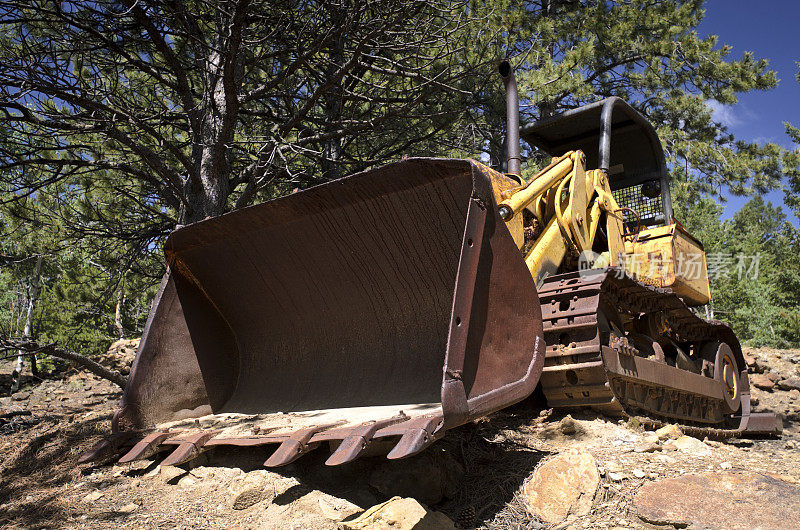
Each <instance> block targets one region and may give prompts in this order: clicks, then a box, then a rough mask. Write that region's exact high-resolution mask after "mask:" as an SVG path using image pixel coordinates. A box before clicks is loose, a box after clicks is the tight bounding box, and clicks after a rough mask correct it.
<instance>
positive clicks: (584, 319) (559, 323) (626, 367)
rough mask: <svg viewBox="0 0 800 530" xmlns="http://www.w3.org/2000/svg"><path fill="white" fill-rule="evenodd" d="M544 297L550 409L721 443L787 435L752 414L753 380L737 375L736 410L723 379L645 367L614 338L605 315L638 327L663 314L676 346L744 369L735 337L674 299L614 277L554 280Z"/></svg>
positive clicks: (772, 420) (655, 359)
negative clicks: (586, 412)
mask: <svg viewBox="0 0 800 530" xmlns="http://www.w3.org/2000/svg"><path fill="white" fill-rule="evenodd" d="M539 296H540V299H541V301H542V317H543V326H544V333H545V341H546V342H547V354H546V360H545V368H544V371H543V375H542V386H543V389H544V392H545V396H546V397H547V399H548V403H549V404H550V405H551V406H555V407H576V406H578V407H580V406H590V407H595V408H600V409H602V410H604V411H606V412H609V413H616V414H619V415H623V416H628V415H630V416H633V415H637V414H641V415H644V416H646V417H649V419H648V420H645V421H649V422H651V423H653V424H660V423H661V422H662V421H667V422H669V421H672V422H679V423H682V424H683V425H684V430H686V431H687V432H690V433H693V434H698V435H700V434H702V435H708V436H714V437H727V436H739V435H743V434H747V435H773V434H777V433H779V432H780V431H781V429H782V426H781V422H780V420H779V418H777V417H776V416H775V415H774V414H767V413H761V414H753V413H752V412H751V410H750V391H749V382H748V377H747V371H746V370H741V371H740V372H739V373H738V374H737V377H738V385H737V388H738V390H737V393H738V396H737V398H736V399H735V400H733V399H732V398H731V396H728V394H727V389H728V387H729V386H730V383H728V384H726V383H725V380H724V379H722V378H719V377H717V378H711V377H705V376H703V375H698V374H695V373H692V372H689V371H686V370H680V369H678V368H676V367H674V366H670V365H668V364H666V363H665V362H663V360H662V359H663V351H661V350H660V349H659V350H658V351H654V352H653V355H652V358H651V359H647V358H644V357H642V356H639V355H638V353H639V352H637V351H636V349H635V348H634V347H633V346H632V345H631V344H630V342H629V341H628V340H624V341H623V340H622V339H620V338H619V336H616V337H615V336H614V334H613V331H614V327H615V326H616V327H617V328H618V327H619V326H620V325H621V323H620V322H619V320H617V319H615V318H609V317H608V316H607V314H616V313H619V314H627V315H629V316H630V318H634V317H639V316H641V315H643V314H656V315H659V316H660V317H662V319H663V322H664V326H665V329H666V330H667V334H668V335H669V337H670V339H671V340H674V341H675V342H676V343H680V344H682V345H684V347H687V348H688V347H689V346H690V345H692V344H697V345H698V346H699V345H703V344H705V345H709V344H710V345H716V346H714V347H713V348H712V349H713V352H711V353H713V354H716V355H717V356H718V357H719V356H720V355H721V356H722V357H723V358H725V357H730V358H732V359H735V362H733V365H734V366H736V365H738V366H742V367H744V366H745V364H744V360H743V358H742V354H741V349H740V347H739V343H738V341H737V340H736V337H735V336H734V334H733V332H732V331H731V330H730V328H729V327H728V326H726V325H724V324H722V323H720V322H715V321H704V320H702V319H701V318H700V317H698V316H696V315H695V314H694V313H693V312H691V310H689V308H688V307H687V306H686V305H685V304H684V303H683V302H682V301H681V300H680V299H679V298H678V297H677V296H675V295H674V294H673V293H672V292H670V291H669V290H666V289H660V288H655V287H651V286H646V285H643V284H640V283H638V282H636V281H634V280H632V279H631V278H630V277H628V276H624V275H622V274H621V272H620V271H618V270H616V269H607V270H604V271H596V272H595V271H592V272H591V273H586V272H584V274H583V275H581V274H580V273H567V274H562V275H558V276H553V277H550V278H548V279H547V280H546V281H545V282H544V284H543V285H542V286H541V288H540V290H539ZM712 361H713V359H712ZM718 364H720V363H718ZM717 371H719V369H718V370H717Z"/></svg>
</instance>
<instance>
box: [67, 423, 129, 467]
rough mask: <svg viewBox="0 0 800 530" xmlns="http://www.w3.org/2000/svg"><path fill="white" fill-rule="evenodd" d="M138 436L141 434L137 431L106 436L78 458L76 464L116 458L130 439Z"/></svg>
mask: <svg viewBox="0 0 800 530" xmlns="http://www.w3.org/2000/svg"><path fill="white" fill-rule="evenodd" d="M138 436H141V433H139V432H137V431H121V432H117V433H114V434H112V435H110V436H106V437H105V438H103V439H102V440H100V441H99V442H97V443H96V444H94V446H92V448H91V449H89V450H88V451H86V452H85V453H83V454H82V455H81V456H80V458H78V463H79V464H83V463H84V462H89V461H91V460H103V459H105V458H110V457H112V456H116V455H117V454H119V453H120V452H121V451H122V450H123V449H124V448H125V447H126V446H127V444H129V443H130V442H131V439H132V438H134V437H138Z"/></svg>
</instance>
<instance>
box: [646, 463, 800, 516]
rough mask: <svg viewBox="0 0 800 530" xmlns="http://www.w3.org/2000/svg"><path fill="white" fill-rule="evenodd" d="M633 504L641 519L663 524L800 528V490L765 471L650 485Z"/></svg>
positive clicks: (723, 474)
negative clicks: (799, 516) (763, 472)
mask: <svg viewBox="0 0 800 530" xmlns="http://www.w3.org/2000/svg"><path fill="white" fill-rule="evenodd" d="M633 504H634V508H635V509H636V511H637V513H638V514H639V517H640V518H642V519H643V520H645V521H647V522H649V523H653V524H658V525H667V524H671V525H674V526H678V527H683V526H692V527H698V528H798V523H797V514H798V513H800V488H798V487H797V486H796V485H794V484H790V483H788V482H784V481H782V480H779V479H776V478H773V477H768V476H766V475H761V474H759V473H752V472H743V471H723V472H719V473H705V474H702V475H684V476H682V477H678V478H671V479H665V480H659V481H657V482H649V483H645V484H644V485H642V486H641V487H640V488H639V490H638V492H637V493H636V497H635V498H634V502H633Z"/></svg>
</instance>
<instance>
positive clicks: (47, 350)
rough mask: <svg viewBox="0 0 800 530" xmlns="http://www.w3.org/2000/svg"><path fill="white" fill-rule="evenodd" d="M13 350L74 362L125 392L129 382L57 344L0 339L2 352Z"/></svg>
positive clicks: (115, 372)
mask: <svg viewBox="0 0 800 530" xmlns="http://www.w3.org/2000/svg"><path fill="white" fill-rule="evenodd" d="M12 350H22V351H24V352H26V353H44V354H45V355H50V356H52V357H58V358H59V359H65V360H67V361H72V362H74V363H75V364H77V365H78V366H80V367H82V368H85V369H86V370H88V371H90V372H91V373H93V374H95V375H97V376H99V377H102V378H103V379H107V380H108V381H111V382H112V383H114V384H115V385H118V386H119V387H120V388H122V389H123V390H125V385H126V384H127V383H128V380H127V379H126V378H125V376H123V375H122V374H120V373H119V372H117V371H116V370H109V369H108V368H106V367H105V366H103V365H102V364H100V363H97V362H95V361H93V360H91V359H89V358H88V357H85V356H83V355H81V354H79V353H75V352H73V351H69V350H65V349H64V348H61V347H59V346H58V345H57V344H55V343H51V344H40V343H38V342H36V341H35V340H28V339H24V340H15V339H6V338H2V337H0V351H12Z"/></svg>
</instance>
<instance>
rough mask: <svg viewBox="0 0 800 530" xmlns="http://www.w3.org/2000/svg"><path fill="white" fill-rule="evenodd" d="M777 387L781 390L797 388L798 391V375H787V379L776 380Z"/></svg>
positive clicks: (799, 388)
mask: <svg viewBox="0 0 800 530" xmlns="http://www.w3.org/2000/svg"><path fill="white" fill-rule="evenodd" d="M777 384H778V388H780V389H781V390H798V391H800V377H789V378H788V379H781V380H780V381H778V383H777Z"/></svg>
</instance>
